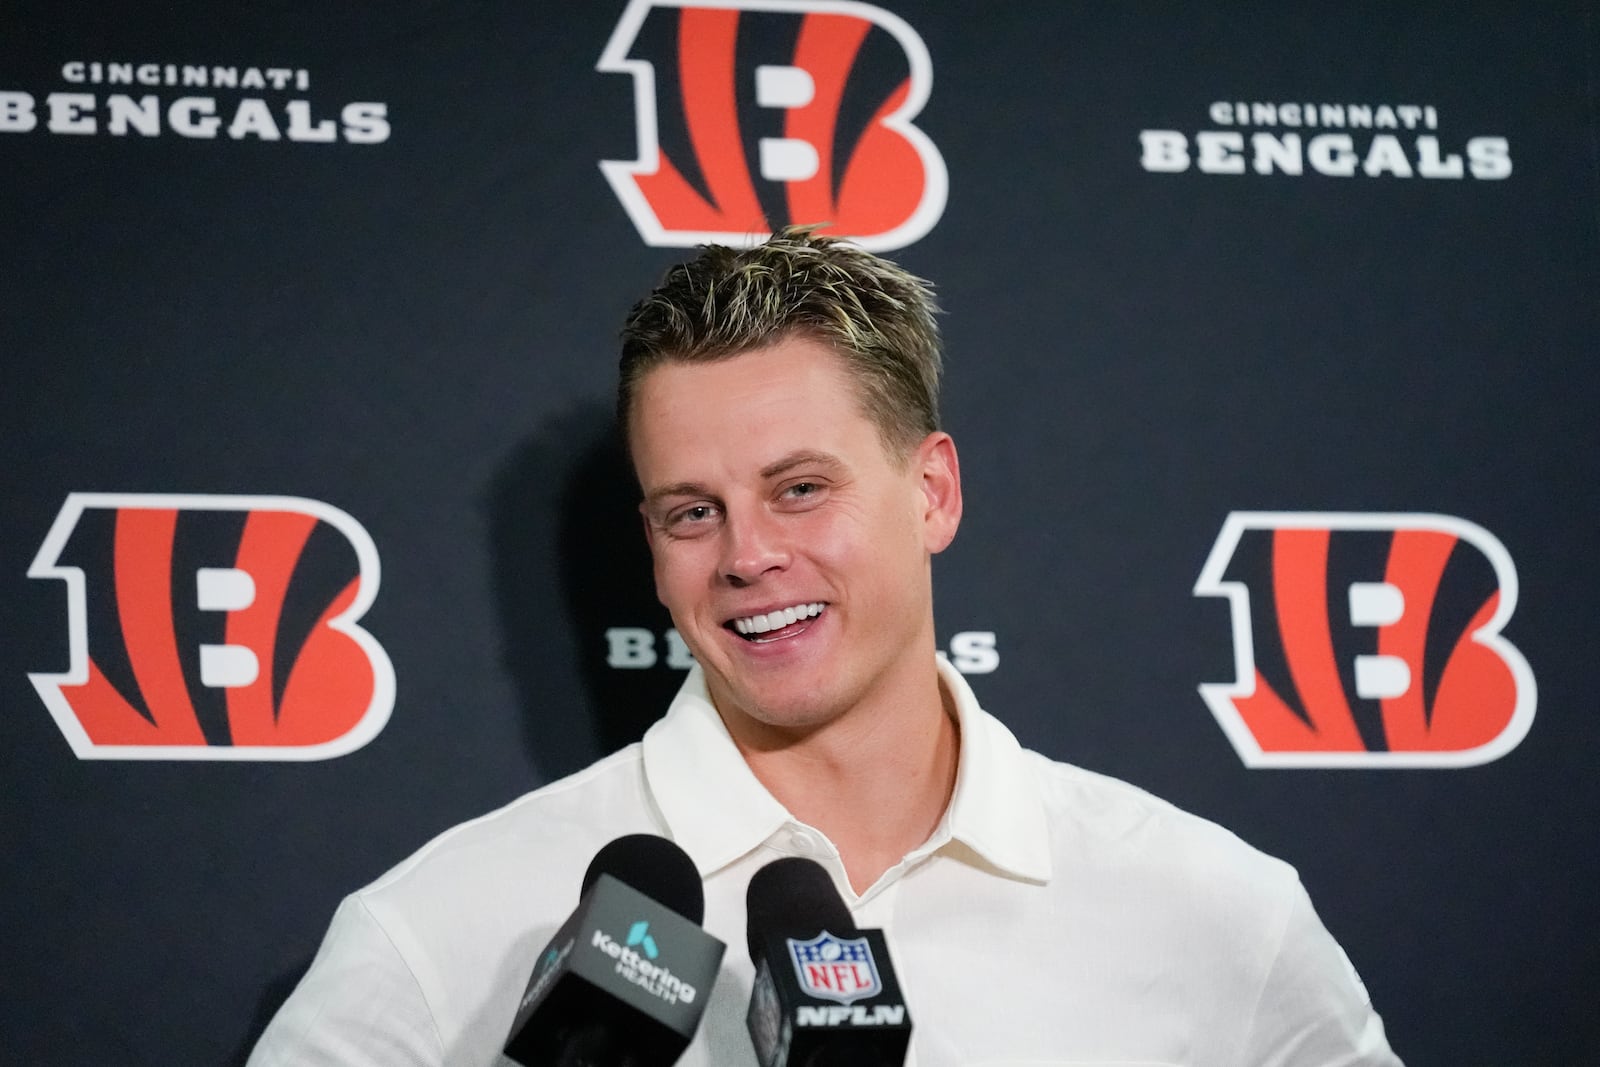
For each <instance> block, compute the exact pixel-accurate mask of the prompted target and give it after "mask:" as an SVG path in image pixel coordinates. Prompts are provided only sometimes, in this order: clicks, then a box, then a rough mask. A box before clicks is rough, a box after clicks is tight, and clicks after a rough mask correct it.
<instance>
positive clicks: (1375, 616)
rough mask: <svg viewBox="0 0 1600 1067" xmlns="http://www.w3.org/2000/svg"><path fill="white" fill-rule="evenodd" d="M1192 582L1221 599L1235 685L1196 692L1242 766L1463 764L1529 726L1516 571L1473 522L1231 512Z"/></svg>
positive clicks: (1488, 755)
mask: <svg viewBox="0 0 1600 1067" xmlns="http://www.w3.org/2000/svg"><path fill="white" fill-rule="evenodd" d="M1194 591H1195V595H1196V596H1224V597H1227V598H1228V600H1229V601H1230V602H1231V604H1232V611H1233V643H1234V664H1235V671H1236V681H1234V682H1233V683H1231V684H1216V683H1212V684H1206V685H1202V686H1200V695H1201V696H1202V697H1203V698H1204V699H1205V701H1206V704H1207V705H1209V706H1210V708H1211V711H1212V714H1214V715H1215V716H1216V717H1217V722H1218V723H1220V724H1221V726H1222V729H1223V730H1224V732H1226V734H1227V736H1228V740H1229V741H1231V742H1232V743H1233V747H1234V749H1235V750H1236V751H1237V752H1238V753H1239V757H1240V759H1242V760H1243V761H1244V762H1245V764H1246V765H1247V766H1250V767H1464V766H1470V765H1473V764H1479V763H1487V762H1489V761H1490V760H1495V759H1499V758H1500V757H1501V756H1504V755H1505V754H1506V753H1507V752H1510V751H1511V750H1512V749H1513V748H1515V747H1516V746H1517V745H1518V744H1519V743H1520V742H1521V741H1522V739H1523V737H1525V736H1526V735H1527V733H1528V728H1529V726H1530V725H1532V722H1533V710H1534V704H1535V700H1536V693H1535V687H1534V681H1533V672H1532V670H1531V669H1530V668H1529V667H1528V662H1527V660H1525V659H1524V658H1523V656H1522V654H1521V653H1520V652H1518V651H1517V650H1516V649H1515V648H1514V647H1512V646H1511V644H1510V643H1509V642H1508V641H1506V639H1505V638H1504V637H1502V636H1501V635H1500V631H1501V630H1502V629H1503V628H1504V627H1505V625H1506V622H1507V621H1508V620H1509V619H1510V618H1511V613H1512V611H1513V610H1515V608H1516V603H1517V574H1516V570H1515V568H1514V567H1513V566H1512V564H1511V557H1510V555H1509V554H1508V553H1507V552H1506V550H1505V548H1504V546H1502V545H1501V544H1500V542H1499V541H1498V540H1496V539H1495V538H1494V536H1493V535H1491V534H1490V533H1489V532H1488V531H1487V530H1484V529H1483V528H1482V527H1479V526H1476V525H1474V524H1472V523H1470V522H1466V521H1464V520H1462V519H1457V518H1452V517H1450V516H1446V515H1417V514H1400V515H1380V514H1348V513H1326V514H1318V513H1255V512H1234V513H1233V514H1231V515H1229V516H1228V519H1227V521H1226V522H1225V523H1223V526H1222V532H1221V533H1220V534H1219V535H1218V536H1217V542H1216V544H1215V545H1214V546H1213V547H1212V549H1211V555H1210V557H1209V558H1207V560H1206V563H1205V567H1204V568H1203V569H1202V570H1201V572H1200V579H1199V581H1198V582H1196V583H1195V587H1194Z"/></svg>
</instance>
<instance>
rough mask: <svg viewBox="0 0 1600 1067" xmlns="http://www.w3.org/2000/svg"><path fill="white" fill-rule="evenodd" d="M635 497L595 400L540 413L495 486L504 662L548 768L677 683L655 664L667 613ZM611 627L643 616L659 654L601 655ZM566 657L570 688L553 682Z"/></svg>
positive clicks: (605, 746) (608, 420) (493, 519)
mask: <svg viewBox="0 0 1600 1067" xmlns="http://www.w3.org/2000/svg"><path fill="white" fill-rule="evenodd" d="M558 487H559V492H558V491H557V489H558ZM638 502H639V494H638V488H637V484H636V483H635V481H634V478H633V469H632V466H631V464H630V463H629V460H628V457H627V453H626V451H625V450H624V448H623V446H622V442H621V440H620V437H619V435H618V434H617V433H616V430H615V425H614V419H613V417H612V412H611V407H610V404H609V403H606V402H601V401H599V400H593V399H591V400H588V401H585V402H583V403H582V404H580V405H578V406H576V407H574V408H572V409H570V410H568V411H567V412H565V413H563V414H561V415H558V416H556V417H554V418H552V419H550V420H547V421H546V422H545V423H544V424H543V425H542V426H540V427H539V429H538V430H536V431H535V432H534V434H533V435H532V436H531V437H529V438H528V439H527V441H525V442H524V443H523V445H522V446H521V447H520V448H519V449H518V450H517V452H516V453H515V454H514V455H513V456H512V457H511V458H510V459H509V460H508V461H507V462H506V464H505V465H504V466H503V467H502V468H501V469H500V471H499V472H498V474H497V476H496V478H495V481H494V485H493V487H492V489H491V496H490V511H491V514H490V528H491V542H492V543H491V552H492V554H493V567H494V588H495V600H496V609H497V612H498V614H499V619H500V627H501V635H502V636H501V640H502V649H503V656H504V660H503V662H504V666H505V669H506V671H507V672H508V673H509V674H510V676H511V678H512V680H513V682H514V684H515V686H516V690H517V696H518V701H519V704H520V706H521V708H522V711H523V716H522V722H523V729H524V731H525V736H526V738H527V745H528V749H529V751H530V752H531V753H532V755H533V757H534V760H535V762H536V763H537V765H538V766H539V767H540V768H541V769H542V770H544V771H545V772H546V774H548V775H549V777H550V779H551V780H554V779H555V778H559V777H562V776H564V775H567V774H571V773H572V772H574V771H577V770H581V769H582V768H583V767H586V766H588V765H589V764H590V763H592V762H594V760H595V759H597V758H598V757H600V756H603V755H605V754H607V753H610V752H614V751H616V750H617V749H619V748H622V747H623V746H624V745H627V744H629V743H631V742H633V741H637V740H638V739H639V738H640V737H642V736H644V731H645V729H646V728H648V727H649V725H650V724H651V723H652V722H654V721H655V720H656V719H658V718H660V717H661V715H662V713H664V712H665V711H666V708H667V704H668V703H669V702H670V701H671V700H672V696H673V694H674V693H676V692H677V690H678V687H679V686H680V685H681V684H682V683H683V672H682V671H678V670H672V669H670V668H668V667H667V666H666V664H665V659H666V648H665V638H664V636H663V635H664V634H665V633H666V631H667V630H668V629H669V628H670V627H671V625H672V622H671V619H670V617H669V616H668V615H667V612H666V609H665V608H663V607H662V606H661V605H660V604H659V603H658V602H657V601H656V597H655V585H654V582H653V580H652V577H651V569H650V552H649V548H648V547H647V546H646V544H645V540H644V534H643V531H642V527H641V526H640V519H639V511H638ZM556 605H559V606H560V609H561V611H560V612H557V611H555V610H553V607H554V606H556ZM613 627H639V628H644V629H648V630H649V631H650V633H651V634H652V635H653V640H654V642H655V649H656V652H657V653H658V660H657V662H656V665H655V666H653V667H650V668H647V669H624V668H618V667H613V666H611V665H610V664H609V663H608V662H607V659H608V643H607V641H606V636H605V634H606V631H607V630H608V629H610V628H613ZM553 656H564V657H566V659H565V661H563V662H561V663H553V662H552V657H553ZM574 666H575V667H576V671H577V675H578V678H579V681H580V683H581V686H582V693H581V694H580V695H579V696H578V699H573V698H572V697H571V696H570V695H569V694H567V693H566V692H565V691H564V687H563V686H561V685H560V684H557V680H558V679H561V678H565V677H568V676H570V674H571V672H572V669H573V668H574Z"/></svg>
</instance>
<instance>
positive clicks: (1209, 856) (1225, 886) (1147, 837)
mask: <svg viewBox="0 0 1600 1067" xmlns="http://www.w3.org/2000/svg"><path fill="white" fill-rule="evenodd" d="M1026 755H1027V758H1028V759H1029V760H1030V761H1031V762H1032V764H1033V767H1034V769H1035V773H1036V775H1037V777H1038V781H1039V784H1040V794H1041V799H1042V801H1043V803H1044V806H1045V810H1046V816H1047V820H1048V823H1049V827H1050V837H1051V843H1052V851H1053V852H1054V853H1055V855H1056V856H1057V857H1058V858H1067V860H1068V862H1070V863H1071V864H1073V865H1076V866H1080V867H1081V866H1083V865H1089V866H1091V867H1093V868H1096V869H1100V870H1103V871H1106V872H1109V873H1120V874H1121V875H1123V876H1125V877H1129V878H1141V879H1142V878H1156V879H1162V880H1164V881H1167V882H1168V883H1169V884H1172V885H1174V886H1180V885H1187V886H1192V887H1195V889H1196V890H1197V891H1199V892H1201V893H1203V894H1205V895H1207V896H1212V897H1224V898H1230V899H1232V901H1233V902H1234V903H1236V904H1239V905H1249V906H1259V905H1260V904H1261V903H1263V902H1264V901H1265V900H1266V899H1269V898H1270V899H1272V900H1274V901H1275V902H1277V903H1278V904H1279V905H1280V906H1286V904H1287V901H1288V899H1289V897H1290V896H1291V895H1292V894H1293V893H1294V892H1296V891H1297V887H1298V882H1299V876H1298V874H1297V873H1296V872H1295V870H1294V868H1293V867H1291V866H1290V865H1289V864H1288V863H1285V862H1284V861H1283V860H1280V859H1278V858H1276V857H1274V856H1270V855H1268V854H1267V853H1265V852H1262V851H1261V850H1260V849H1258V848H1256V847H1254V846H1253V845H1250V844H1249V843H1247V842H1246V841H1244V840H1243V839H1242V838H1240V837H1239V836H1238V835H1237V834H1235V833H1234V832H1233V831H1231V830H1229V829H1227V828H1226V827H1224V826H1221V825H1220V824H1218V823H1216V822H1213V821H1211V820H1210V819H1207V818H1205V817H1203V816H1200V815H1197V814H1195V813H1193V812H1190V811H1186V810H1184V809H1183V808H1181V807H1179V806H1178V805H1176V804H1174V803H1172V802H1171V801H1168V800H1164V799H1162V798H1161V797H1159V796H1156V795H1155V794H1154V793H1151V792H1149V791H1148V790H1146V789H1143V788H1141V787H1139V786H1137V785H1134V784H1132V783H1131V782H1126V781H1123V780H1122V779H1119V778H1114V777H1111V776H1110V775H1107V774H1101V773H1098V772H1095V771H1091V770H1087V769H1085V768H1083V767H1079V766H1076V765H1074V764H1070V763H1063V762H1061V761H1059V760H1053V759H1051V758H1049V757H1047V756H1044V755H1041V754H1039V753H1037V752H1033V751H1027V753H1026Z"/></svg>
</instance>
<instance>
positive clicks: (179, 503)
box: [28, 493, 395, 760]
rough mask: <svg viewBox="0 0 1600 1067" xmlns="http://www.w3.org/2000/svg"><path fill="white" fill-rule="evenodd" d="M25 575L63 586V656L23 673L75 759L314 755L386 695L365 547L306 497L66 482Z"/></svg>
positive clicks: (341, 747)
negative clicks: (56, 670)
mask: <svg viewBox="0 0 1600 1067" xmlns="http://www.w3.org/2000/svg"><path fill="white" fill-rule="evenodd" d="M28 577H30V578H54V579H58V580H60V581H64V582H65V583H66V586H67V617H68V629H69V638H70V658H69V666H68V669H67V671H66V673H64V674H32V675H29V678H30V679H31V680H32V682H33V685H34V688H35V689H37V690H38V692H39V696H40V697H41V698H42V699H43V700H44V703H45V705H46V706H47V707H48V708H49V709H50V713H51V715H53V716H54V717H55V720H56V725H57V726H59V727H60V729H61V732H62V733H63V734H65V735H66V738H67V741H68V742H69V743H70V744H71V745H72V750H73V751H74V752H75V753H77V755H78V757H79V758H80V759H234V760H311V759H326V758H328V757H331V756H342V755H344V754H345V753H348V752H353V751H354V750H356V749H358V748H360V747H361V746H362V745H364V744H366V743H367V742H368V741H370V740H372V738H373V737H375V736H376V735H377V733H378V731H379V730H381V729H383V726H384V724H385V723H386V722H387V721H388V719H389V712H390V709H391V708H392V707H393V706H394V693H395V683H394V669H393V667H392V666H391V665H390V663H389V658H388V656H387V655H386V654H385V653H384V651H383V648H382V647H381V646H380V645H379V644H378V642H377V641H376V640H374V639H373V637H372V635H371V634H369V633H367V632H366V631H365V630H362V629H361V628H359V627H358V626H356V625H355V623H356V620H358V619H360V618H361V616H362V615H363V614H365V613H366V611H367V608H368V607H370V606H371V604H372V600H373V597H374V596H376V595H377V592H378V552H377V549H376V548H375V547H374V546H373V543H372V538H371V537H369V536H368V535H367V532H366V530H364V529H362V527H361V525H360V524H359V523H357V522H356V521H355V520H354V519H353V518H351V517H350V516H349V515H347V514H345V513H344V512H343V511H340V510H339V509H337V508H334V507H330V506H329V505H327V504H323V503H321V502H319V501H315V500H304V499H299V498H295V497H253V496H184V495H145V494H128V493H73V494H71V495H70V496H68V497H67V501H66V503H65V504H63V505H62V508H61V512H60V513H59V514H58V515H57V516H56V521H55V523H54V524H53V525H52V526H51V528H50V532H49V534H48V535H46V537H45V540H44V544H43V545H41V546H40V548H39V554H38V555H37V556H36V557H35V558H34V561H33V565H32V566H31V567H29V568H28Z"/></svg>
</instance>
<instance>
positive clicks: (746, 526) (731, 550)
mask: <svg viewBox="0 0 1600 1067" xmlns="http://www.w3.org/2000/svg"><path fill="white" fill-rule="evenodd" d="M722 538H723V542H722V561H721V570H722V576H723V578H724V579H725V580H726V581H728V582H729V583H731V584H733V585H749V584H750V583H752V582H755V581H759V580H760V579H761V577H762V576H763V575H766V574H768V573H770V572H772V571H781V570H783V569H784V568H785V567H787V566H788V565H789V549H788V542H787V540H786V538H785V536H784V530H783V525H782V522H781V520H780V519H779V518H778V517H777V516H775V515H772V514H770V513H768V512H767V511H765V510H763V509H761V508H748V509H743V510H742V511H740V512H739V513H738V514H732V513H730V514H729V515H728V516H727V520H726V523H725V524H724V526H723V528H722Z"/></svg>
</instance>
